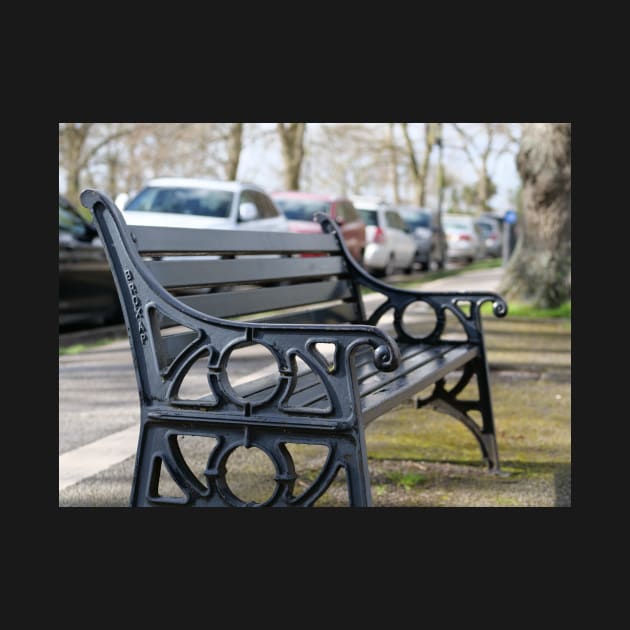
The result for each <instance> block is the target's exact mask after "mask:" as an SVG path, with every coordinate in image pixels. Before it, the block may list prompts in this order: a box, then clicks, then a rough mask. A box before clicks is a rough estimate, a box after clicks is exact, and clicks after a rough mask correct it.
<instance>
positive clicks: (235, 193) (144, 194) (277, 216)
mask: <svg viewBox="0 0 630 630" xmlns="http://www.w3.org/2000/svg"><path fill="white" fill-rule="evenodd" d="M121 210H123V213H124V217H125V220H126V221H127V224H129V225H148V226H166V227H185V228H219V229H228V230H231V229H241V230H256V231H258V230H261V231H267V230H269V231H277V232H286V231H288V223H287V219H286V217H285V216H284V214H283V213H282V212H281V211H280V210H278V207H277V206H276V205H275V203H274V202H273V201H272V200H271V198H270V197H269V195H267V193H266V192H265V191H264V190H263V189H262V188H260V187H258V186H255V185H254V184H246V183H243V182H236V181H216V180H210V179H201V178H189V177H161V178H158V179H152V180H150V181H149V182H147V184H146V185H145V186H144V187H143V188H142V190H140V192H139V193H138V194H137V195H135V197H133V198H131V199H130V200H129V201H128V202H127V203H126V204H125V206H124V208H121Z"/></svg>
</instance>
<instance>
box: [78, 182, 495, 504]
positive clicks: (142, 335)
mask: <svg viewBox="0 0 630 630" xmlns="http://www.w3.org/2000/svg"><path fill="white" fill-rule="evenodd" d="M81 202H82V203H83V205H84V206H85V207H86V208H89V209H90V210H91V211H92V213H93V215H94V219H95V223H96V226H97V229H98V232H99V235H100V238H101V240H102V242H103V245H104V247H105V250H106V253H107V257H108V260H109V263H110V267H111V270H112V273H113V276H114V280H115V283H116V286H117V289H118V293H119V297H120V301H121V304H122V306H123V311H124V314H125V321H126V326H127V331H128V334H129V340H130V346H131V352H132V356H133V362H134V366H135V371H136V377H137V385H138V391H139V397H140V411H141V425H140V435H139V440H138V448H137V453H136V459H135V469H134V476H133V483H132V490H131V499H130V503H131V505H132V506H177V505H183V506H195V507H196V506H199V507H215V506H217V507H219V506H227V507H230V506H250V505H264V506H274V507H276V506H279V507H289V506H312V505H313V504H314V503H315V502H316V501H317V500H318V499H319V498H320V497H321V496H322V494H323V493H324V492H325V491H326V490H327V489H328V488H329V486H330V484H331V482H332V481H333V480H334V479H335V477H336V476H337V474H338V473H339V471H340V470H342V469H343V470H344V471H345V477H346V480H347V490H348V499H349V504H350V505H351V506H370V505H371V490H370V475H369V469H368V458H367V452H366V442H365V429H366V427H367V426H368V424H369V423H370V422H372V421H373V420H376V419H377V418H379V417H380V416H382V415H383V414H385V413H387V412H389V411H391V410H392V409H394V408H395V407H396V406H398V405H400V404H401V403H404V402H406V401H409V400H412V399H414V398H415V404H416V406H417V407H418V408H420V407H423V406H426V405H430V406H431V407H433V408H435V409H438V410H440V411H442V412H445V413H448V414H450V415H452V416H454V417H455V418H457V419H458V420H460V421H461V422H462V423H463V424H464V425H465V426H466V427H467V428H468V429H469V430H470V431H471V432H472V433H473V435H474V436H475V438H476V439H477V441H478V443H479V446H480V448H481V454H482V457H483V460H484V461H485V463H486V465H487V467H488V468H489V469H490V470H491V471H498V470H499V457H498V451H497V443H496V436H495V428H494V420H493V415H492V405H491V400H490V389H489V380H488V365H487V360H486V354H485V348H484V343H483V336H482V325H481V322H482V318H481V314H480V308H481V305H482V304H483V303H484V302H487V301H490V302H492V303H493V312H494V314H495V315H497V316H499V317H502V316H504V315H505V314H506V313H507V306H506V304H505V302H504V301H503V299H502V298H501V297H500V296H498V295H496V294H494V293H486V292H474V291H471V292H441V293H438V292H424V291H416V290H406V289H402V288H396V287H392V286H390V285H388V284H386V283H384V282H381V281H379V280H376V279H375V278H373V277H372V276H370V275H369V274H368V273H367V272H366V271H365V270H364V269H363V268H362V267H361V266H360V264H358V263H357V262H356V261H355V260H354V259H353V258H352V256H351V255H350V254H349V252H348V250H347V249H346V246H345V244H344V242H343V238H342V237H341V236H340V231H339V229H338V226H337V224H336V223H335V222H334V221H333V220H331V219H330V218H328V217H327V216H325V215H323V214H320V215H318V216H317V220H318V221H319V222H320V224H321V227H322V233H321V234H292V233H279V232H253V231H251V232H248V231H237V230H233V231H228V230H199V229H186V228H167V227H141V226H128V225H127V224H126V222H125V219H124V215H123V213H121V212H120V211H119V210H118V208H117V207H116V206H115V204H114V203H113V202H112V201H111V200H110V199H109V198H108V197H107V196H106V195H104V194H102V193H100V192H98V191H94V190H85V191H84V192H83V193H82V194H81ZM362 288H365V289H368V290H371V292H373V293H374V294H376V296H375V297H378V298H379V299H380V300H381V303H380V304H378V305H376V306H375V307H374V308H373V312H371V313H369V312H368V311H369V310H370V308H371V305H372V301H370V300H368V298H367V297H364V296H363V294H362V291H361V289H362ZM417 305H420V306H421V307H422V309H424V310H422V309H421V312H422V313H424V315H426V313H427V312H428V313H429V314H430V315H431V318H432V319H431V325H430V326H429V327H428V328H427V329H426V330H425V332H423V333H422V334H421V335H418V334H415V333H414V332H413V330H412V328H413V327H412V326H411V325H410V324H409V323H408V322H407V319H408V318H411V313H412V312H413V308H414V307H416V306H417ZM424 315H423V316H424ZM385 321H388V322H389V324H388V325H389V327H390V332H387V328H386V327H385V326H384V325H383V322H385ZM447 321H448V322H449V326H450V325H451V323H455V324H457V326H459V327H460V332H461V334H460V335H459V336H458V335H455V336H454V338H451V337H450V336H449V335H448V334H447V333H446V331H447V329H448V328H447V326H446V323H447ZM252 347H254V349H259V350H260V349H264V351H265V352H266V353H268V354H270V356H272V357H273V359H274V361H273V362H272V363H274V364H277V365H276V369H275V370H274V373H271V374H265V375H262V376H260V377H259V378H258V377H257V378H252V379H251V381H250V382H247V383H245V384H244V385H238V386H237V385H235V384H234V383H233V380H231V378H230V376H229V362H230V357H231V355H232V354H233V353H234V352H235V351H236V350H238V349H243V348H249V349H250V350H251V349H252ZM199 360H203V366H204V373H205V379H204V383H205V385H207V391H206V392H205V395H201V396H196V397H194V398H191V397H190V396H189V395H188V394H187V393H186V392H185V391H184V388H183V383H184V382H185V381H186V378H187V375H188V374H189V372H190V371H191V369H192V366H193V364H195V363H196V362H198V361H199ZM473 379H474V380H473ZM475 382H476V387H475ZM469 385H470V387H468V386H469ZM471 388H472V389H473V391H474V395H473V396H472V397H470V396H469V395H468V392H469V391H470V389H471ZM423 390H424V391H423ZM464 390H465V391H464ZM426 391H428V392H429V393H428V395H424V397H419V394H420V392H423V393H425V392H426ZM463 393H464V394H466V395H467V397H466V398H464V397H463V396H462V394H463ZM473 416H475V417H476V419H475V417H473ZM181 436H197V437H199V436H201V437H208V438H213V439H214V442H213V444H214V448H213V449H212V450H211V452H210V453H208V458H207V464H206V465H205V469H204V470H203V474H202V475H196V474H195V473H193V471H192V469H191V467H190V466H189V465H188V463H187V461H186V458H185V456H184V455H183V452H182V450H181V448H180V438H181ZM293 444H300V445H320V446H323V447H325V449H327V452H328V454H327V457H326V459H325V461H324V463H323V466H322V469H321V471H320V472H319V474H318V475H317V476H316V478H315V479H314V480H313V481H312V483H310V484H309V485H308V487H307V488H306V489H304V490H303V491H301V492H300V493H299V494H298V493H296V470H295V466H294V461H293V459H292V456H291V451H290V449H289V448H288V446H289V445H293ZM238 447H245V448H247V449H249V448H252V447H257V448H258V449H260V450H261V451H263V452H264V453H265V454H266V456H267V457H268V458H269V459H270V460H271V462H273V466H274V469H275V474H274V477H273V480H274V482H275V486H274V490H273V492H272V493H271V496H270V497H269V498H268V499H266V500H264V501H261V502H259V503H256V502H252V501H246V500H243V499H242V498H241V497H239V496H238V493H236V492H234V490H233V488H231V487H230V484H229V483H228V480H227V469H228V458H229V457H230V454H231V453H233V451H234V450H235V449H237V448H238ZM162 467H164V468H165V469H166V470H167V471H168V473H169V474H170V477H172V480H174V482H175V483H176V484H177V486H178V487H179V488H180V489H181V493H180V496H168V495H167V494H165V495H163V494H162V493H161V492H160V487H159V477H160V473H161V471H162ZM200 477H201V478H200Z"/></svg>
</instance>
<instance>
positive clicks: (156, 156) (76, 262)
mask: <svg viewBox="0 0 630 630" xmlns="http://www.w3.org/2000/svg"><path fill="white" fill-rule="evenodd" d="M570 151H571V124H570V123H493V122H483V123H455V122H445V123H298V122H291V123H189V122H187V123H59V194H60V199H59V204H60V205H59V230H60V236H59V239H60V326H61V325H62V319H63V320H64V322H65V324H68V323H72V322H75V321H79V320H80V319H81V318H82V317H83V315H85V313H86V312H91V316H92V317H93V316H94V315H95V314H96V315H97V316H98V317H97V319H99V320H100V323H108V322H112V321H116V320H117V319H118V318H119V314H118V313H116V312H115V310H116V309H115V306H116V303H117V300H116V299H113V300H112V295H115V294H114V292H113V291H112V285H111V282H110V274H108V273H107V266H106V261H105V259H104V255H103V254H102V251H101V250H102V248H100V244H99V242H98V238H97V237H96V233H95V231H94V230H93V227H92V226H91V216H90V213H89V212H88V211H87V210H86V209H85V208H83V207H82V206H81V204H80V202H79V194H80V192H81V190H83V189H85V188H96V189H99V190H101V191H103V192H105V193H106V194H108V195H109V196H110V197H111V198H112V199H114V200H115V201H116V204H117V205H118V207H119V208H120V209H121V210H124V211H129V212H127V221H128V223H130V224H133V222H134V221H141V222H142V223H144V224H150V225H165V224H169V225H173V224H174V225H182V226H188V227H213V226H214V225H216V221H214V222H213V223H211V222H209V221H208V220H205V222H204V220H203V217H204V216H205V217H206V219H207V218H213V220H214V219H215V218H216V217H217V213H218V212H219V211H220V212H222V213H223V215H222V216H221V219H222V221H223V224H222V227H224V228H228V229H238V228H241V227H242V228H244V229H286V230H289V231H312V229H314V228H313V225H312V219H313V214H314V212H316V211H324V212H328V213H329V214H331V215H332V216H333V218H335V220H336V221H337V222H338V223H339V225H340V226H341V227H342V231H343V232H344V236H345V237H346V239H347V240H348V239H349V238H351V239H358V240H356V242H355V240H353V241H352V247H353V255H354V256H355V258H357V260H359V262H361V263H362V264H363V265H364V266H365V267H366V268H367V269H368V270H369V271H370V272H372V273H374V274H375V275H380V276H391V277H393V276H394V275H395V274H397V273H402V272H404V273H406V274H417V273H427V272H431V271H432V270H444V269H445V268H449V267H451V266H452V265H459V266H462V265H471V264H475V263H478V262H479V261H481V260H486V261H492V260H494V261H495V264H497V265H499V264H501V265H503V266H504V267H505V273H504V274H503V280H502V287H501V288H502V292H503V294H504V296H505V297H506V298H508V299H512V300H516V301H517V302H520V303H525V304H529V305H531V306H533V307H535V308H547V309H548V308H555V307H558V306H561V305H562V304H565V303H566V302H567V301H568V300H570V295H571V291H570V287H571V251H570V243H571V231H570V230H571V212H570V208H571V206H570V199H571V185H570V182H571V169H570V166H571V160H570ZM156 178H159V179H156ZM168 178H170V180H169V179H168ZM173 178H179V179H178V180H177V181H176V182H175V180H174V179H173ZM228 182H235V183H236V184H238V185H237V186H234V185H231V184H229V185H228ZM210 189H212V195H210V192H208V191H209V190H210ZM165 199H168V200H170V201H164V200H165ZM158 200H159V201H158ZM251 202H254V203H253V204H252V203H251ZM219 206H220V209H219ZM228 206H230V207H232V208H233V209H232V210H230V209H228ZM244 206H248V207H244ZM142 213H144V214H142ZM158 214H160V215H161V216H158ZM191 215H197V216H194V217H193V216H191ZM231 215H233V216H231ZM230 217H231V218H230ZM263 218H264V219H266V222H265V221H260V219H263ZM272 218H273V219H274V220H273V221H271V220H270V219H272ZM229 221H232V223H230V222H229ZM256 221H258V223H256ZM99 260H100V261H101V262H100V263H99ZM103 262H104V263H105V264H101V263H103ZM112 302H113V303H112ZM64 314H65V315H64ZM82 314H83V315H82Z"/></svg>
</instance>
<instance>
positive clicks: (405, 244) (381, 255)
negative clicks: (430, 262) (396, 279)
mask: <svg viewBox="0 0 630 630" xmlns="http://www.w3.org/2000/svg"><path fill="white" fill-rule="evenodd" d="M350 199H351V201H352V203H353V204H354V207H355V208H356V209H357V211H358V213H359V214H360V215H361V218H362V219H363V222H364V223H365V226H366V229H365V232H366V233H365V240H366V246H365V254H364V256H363V264H364V266H365V268H366V269H367V270H368V271H370V272H371V273H373V274H374V275H377V276H388V275H391V274H393V273H394V272H395V271H397V270H399V269H402V270H404V271H405V272H406V273H410V272H411V270H412V268H413V263H414V260H415V257H416V241H415V240H414V238H413V237H412V236H411V234H410V229H409V227H408V226H407V224H406V223H405V222H404V220H403V218H402V217H401V216H400V213H399V212H398V211H397V210H396V209H395V208H394V207H393V206H391V205H389V204H388V203H386V202H384V201H381V200H378V199H374V198H372V197H351V198H350Z"/></svg>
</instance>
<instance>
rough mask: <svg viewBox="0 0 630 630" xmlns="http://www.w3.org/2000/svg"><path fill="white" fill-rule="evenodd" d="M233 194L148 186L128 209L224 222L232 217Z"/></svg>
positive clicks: (205, 189)
mask: <svg viewBox="0 0 630 630" xmlns="http://www.w3.org/2000/svg"><path fill="white" fill-rule="evenodd" d="M233 197H234V193H232V192H230V191H228V190H209V189H207V188H184V187H181V188H171V187H165V188H160V187H159V186H147V187H146V188H144V189H143V190H141V191H140V192H139V193H138V195H137V196H136V197H134V198H133V199H132V200H131V201H130V202H129V203H128V204H127V206H126V207H125V210H134V211H137V212H173V213H176V214H194V215H199V216H204V217H217V218H222V219H225V218H227V217H229V216H230V210H231V209H232V199H233Z"/></svg>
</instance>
